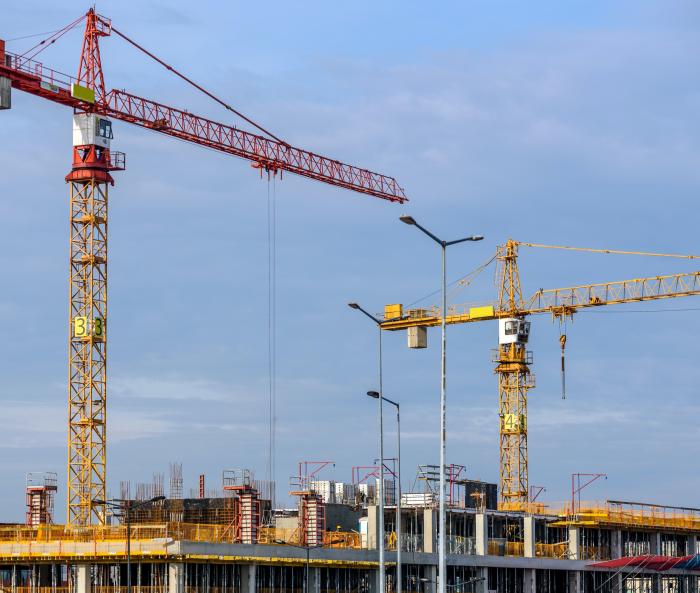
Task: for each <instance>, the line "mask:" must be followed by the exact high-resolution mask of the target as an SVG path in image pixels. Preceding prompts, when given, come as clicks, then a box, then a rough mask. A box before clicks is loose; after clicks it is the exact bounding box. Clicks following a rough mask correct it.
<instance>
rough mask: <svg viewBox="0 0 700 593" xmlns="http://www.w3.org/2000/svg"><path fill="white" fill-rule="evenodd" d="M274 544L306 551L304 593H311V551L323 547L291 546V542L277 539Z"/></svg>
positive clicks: (319, 545) (317, 545)
mask: <svg viewBox="0 0 700 593" xmlns="http://www.w3.org/2000/svg"><path fill="white" fill-rule="evenodd" d="M272 541H273V543H275V544H278V545H280V546H291V547H292V548H299V549H300V550H306V569H305V570H304V593H309V563H310V561H311V560H310V557H311V550H313V549H315V548H322V547H323V545H321V544H316V545H315V546H299V545H297V544H290V543H289V542H286V541H284V540H283V539H275V540H272Z"/></svg>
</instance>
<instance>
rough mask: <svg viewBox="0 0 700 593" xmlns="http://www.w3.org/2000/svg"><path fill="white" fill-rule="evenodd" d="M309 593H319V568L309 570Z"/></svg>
mask: <svg viewBox="0 0 700 593" xmlns="http://www.w3.org/2000/svg"><path fill="white" fill-rule="evenodd" d="M377 572H379V571H377ZM309 593H321V569H320V568H314V567H313V566H312V567H310V568H309Z"/></svg>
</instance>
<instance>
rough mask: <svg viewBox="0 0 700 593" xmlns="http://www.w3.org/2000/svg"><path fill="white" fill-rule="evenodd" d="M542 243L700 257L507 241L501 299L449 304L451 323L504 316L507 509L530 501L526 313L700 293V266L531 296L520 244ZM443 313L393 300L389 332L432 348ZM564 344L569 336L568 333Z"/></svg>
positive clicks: (500, 255)
mask: <svg viewBox="0 0 700 593" xmlns="http://www.w3.org/2000/svg"><path fill="white" fill-rule="evenodd" d="M521 245H523V246H529V247H542V248H551V249H567V250H576V251H589V252H598V253H618V254H628V255H647V256H656V257H671V258H682V259H700V256H693V255H690V256H689V255H676V254H664V253H643V252H634V251H619V250H609V249H588V248H578V247H566V246H557V245H542V244H538V243H523V242H518V241H514V240H508V241H507V242H506V243H505V244H504V245H502V246H499V247H498V248H497V251H496V256H495V259H496V260H497V262H498V265H499V269H498V273H497V278H498V284H499V293H498V299H497V300H496V301H495V302H494V303H492V304H488V305H485V306H478V307H470V306H468V305H454V306H451V307H448V310H447V311H446V315H445V323H447V324H461V323H473V322H477V321H492V320H497V321H498V348H497V349H496V350H494V353H493V360H492V362H493V363H495V365H496V366H495V373H496V375H498V396H499V397H498V401H499V419H500V420H499V433H500V455H499V461H500V463H499V465H500V468H499V489H500V502H499V507H500V508H502V509H503V510H524V509H526V508H527V504H528V502H529V501H528V485H529V484H528V451H527V433H528V426H527V396H528V392H529V390H530V389H532V388H534V387H535V377H534V374H533V373H532V372H531V370H530V365H531V364H532V352H531V351H529V350H527V343H528V339H529V336H530V322H529V321H527V317H528V316H530V315H537V314H541V313H549V314H551V315H552V317H553V318H555V319H559V320H560V321H562V320H566V319H567V318H571V317H572V316H573V315H574V314H575V313H576V312H578V311H580V310H582V309H587V308H591V307H603V306H607V305H620V304H624V303H636V302H641V301H652V300H660V299H670V298H676V297H683V296H692V295H698V294H700V271H697V272H689V273H683V274H673V275H668V276H654V277H650V278H637V279H633V280H622V281H616V282H605V283H602V284H585V285H581V286H572V287H568V288H554V289H548V290H544V289H540V290H538V291H537V292H535V293H534V294H533V295H532V296H530V297H529V298H527V299H525V298H523V293H522V289H521V285H520V273H519V270H518V247H519V246H521ZM442 315H443V312H442V310H441V308H439V307H430V308H422V309H404V308H403V305H400V304H393V305H386V307H385V308H384V319H392V320H393V321H385V322H384V323H382V325H381V327H382V329H383V330H387V331H396V330H404V329H405V330H407V333H408V345H409V347H411V348H425V347H427V328H429V327H434V326H438V325H440V324H441V321H442ZM562 338H563V339H562V340H561V343H562V375H563V369H564V367H563V349H564V345H565V342H566V339H565V335H562Z"/></svg>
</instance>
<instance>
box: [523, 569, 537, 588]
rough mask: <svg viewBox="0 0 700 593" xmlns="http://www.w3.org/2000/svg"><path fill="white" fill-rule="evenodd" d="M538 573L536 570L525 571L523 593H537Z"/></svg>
mask: <svg viewBox="0 0 700 593" xmlns="http://www.w3.org/2000/svg"><path fill="white" fill-rule="evenodd" d="M536 575H537V571H536V570H535V569H534V568H525V569H523V593H536V591H537V576H536Z"/></svg>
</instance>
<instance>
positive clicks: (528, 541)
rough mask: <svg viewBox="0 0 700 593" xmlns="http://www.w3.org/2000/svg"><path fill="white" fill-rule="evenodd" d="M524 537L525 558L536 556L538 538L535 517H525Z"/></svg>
mask: <svg viewBox="0 0 700 593" xmlns="http://www.w3.org/2000/svg"><path fill="white" fill-rule="evenodd" d="M523 539H524V540H525V541H524V543H525V546H524V553H525V558H535V556H537V545H536V543H537V538H536V535H535V518H534V517H525V518H524V519H523Z"/></svg>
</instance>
